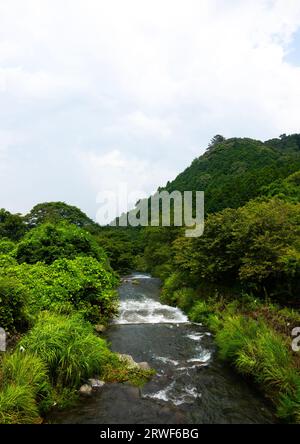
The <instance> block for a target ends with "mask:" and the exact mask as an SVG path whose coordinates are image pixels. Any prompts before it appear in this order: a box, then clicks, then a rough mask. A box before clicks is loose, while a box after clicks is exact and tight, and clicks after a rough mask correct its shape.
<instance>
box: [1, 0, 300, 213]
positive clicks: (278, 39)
mask: <svg viewBox="0 0 300 444" xmlns="http://www.w3.org/2000/svg"><path fill="white" fill-rule="evenodd" d="M299 27H300V3H299V1H298V0H252V1H251V2H250V1H244V0H202V1H201V2H199V0H187V1H185V2H183V1H182V0H163V1H161V0H152V1H151V2H149V1H147V0H127V1H126V2H125V1H123V0H111V1H109V2H107V1H104V0H72V1H71V0H65V1H64V2H61V1H60V0H27V1H26V2H24V1H23V0H10V1H9V2H8V1H7V2H4V1H2V2H0V30H1V32H0V143H1V134H2V140H4V136H3V134H10V136H9V137H12V138H14V140H19V141H20V140H21V141H20V142H18V144H17V145H18V150H13V149H8V150H7V149H5V153H6V154H5V159H6V160H5V162H6V163H7V164H8V165H9V166H10V168H11V171H13V172H14V173H16V174H17V175H18V176H17V177H18V181H17V183H16V180H15V179H14V178H13V176H12V175H11V176H7V175H5V178H4V176H3V175H2V176H0V189H2V190H4V186H5V195H4V194H3V196H0V197H1V198H2V201H3V202H4V203H5V204H6V205H8V206H10V207H11V208H12V209H17V210H26V209H28V208H27V207H28V206H30V205H31V204H32V203H34V202H36V200H37V199H39V200H40V199H43V193H42V192H41V191H40V190H41V187H40V186H39V183H38V180H40V179H41V178H43V177H44V176H47V173H48V170H49V162H50V163H51V164H53V165H56V166H58V163H59V165H60V168H57V169H56V171H55V174H53V175H52V176H51V177H50V176H49V180H48V182H47V185H44V186H45V187H46V186H47V189H45V191H44V194H45V196H47V197H48V196H50V197H52V196H53V197H57V196H59V197H60V198H61V199H62V200H72V201H73V203H76V202H77V204H78V205H80V206H83V207H84V208H86V209H87V210H88V211H89V212H90V214H91V215H93V214H94V210H95V208H94V206H93V204H92V202H94V199H95V198H94V195H93V196H91V193H92V194H93V193H96V192H97V191H98V187H99V182H98V181H97V180H96V179H95V180H90V179H91V178H92V177H97V174H98V173H97V171H98V169H99V168H100V169H101V171H102V174H103V178H104V179H105V182H106V183H109V181H114V182H115V183H118V182H121V181H124V180H125V181H128V182H130V183H131V182H132V184H134V183H135V185H136V184H137V183H138V184H141V186H140V188H142V189H147V190H152V189H153V188H157V186H159V185H162V184H163V183H164V182H165V181H166V180H168V179H169V177H170V176H171V177H172V176H173V175H174V174H175V173H176V172H179V171H181V170H182V169H183V168H184V167H185V166H187V165H188V164H189V163H190V161H191V160H192V156H193V155H198V154H201V152H202V151H203V148H204V147H205V146H206V144H207V142H208V140H209V139H210V138H211V137H212V136H213V135H214V134H216V133H221V134H222V133H223V134H224V135H225V136H227V137H231V136H249V137H255V138H262V139H266V138H269V137H275V136H276V135H279V134H281V133H290V132H299V115H300V82H299V78H300V68H299V67H297V66H296V64H295V65H293V64H290V63H288V62H287V61H286V60H287V59H286V55H287V54H288V53H289V50H290V48H291V47H292V46H293V36H294V34H295V32H296V31H297V30H298V29H299ZM20 138H21V139H20ZM2 145H3V142H2ZM6 145H7V144H6ZM86 147H88V148H86ZM116 147H117V149H116ZM197 147H199V148H197ZM197 150H198V151H197ZM78 152H80V153H81V157H80V159H81V160H80V162H79V161H78V156H77V155H76V153H78ZM2 153H4V149H3V148H2ZM93 156H94V157H93ZM1 159H2V158H1ZM82 159H84V160H82ZM99 162H100V163H101V162H104V165H102V166H101V164H99ZM105 162H106V164H105ZM2 163H3V162H2ZM96 166H97V167H96ZM95 170H97V171H95ZM74 171H76V178H75V177H74V176H71V174H72V173H73V172H74ZM58 175H61V176H59V177H58ZM1 177H2V178H1ZM9 177H11V179H10V178H9ZM132 178H133V179H132ZM10 180H11V186H9V185H10V182H9V181H10ZM26 180H27V181H28V180H31V181H32V190H33V191H32V193H31V194H30V193H28V196H26V198H25V196H24V193H25V192H28V190H27V189H26V188H25V189H24V183H25V182H26ZM13 181H14V182H13ZM76 181H77V182H78V183H80V193H78V192H77V194H76V195H75V191H73V193H74V194H72V189H73V190H74V189H75V188H76V187H74V186H72V187H70V190H69V189H68V188H67V185H65V186H64V185H63V184H64V183H72V184H74V183H75V182H76ZM102 184H103V182H101V186H102ZM58 187H60V188H58ZM61 187H63V189H61ZM76 189H77V188H76ZM37 190H38V191H39V192H38V191H37ZM29 194H30V196H29ZM87 201H88V202H89V204H86V202H87ZM25 202H26V204H25ZM25 205H26V207H25Z"/></svg>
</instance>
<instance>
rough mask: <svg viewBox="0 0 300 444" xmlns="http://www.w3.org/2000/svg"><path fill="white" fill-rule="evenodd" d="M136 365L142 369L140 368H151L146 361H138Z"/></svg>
mask: <svg viewBox="0 0 300 444" xmlns="http://www.w3.org/2000/svg"><path fill="white" fill-rule="evenodd" d="M138 366H139V367H140V368H141V369H142V370H151V367H150V365H149V364H148V362H138Z"/></svg>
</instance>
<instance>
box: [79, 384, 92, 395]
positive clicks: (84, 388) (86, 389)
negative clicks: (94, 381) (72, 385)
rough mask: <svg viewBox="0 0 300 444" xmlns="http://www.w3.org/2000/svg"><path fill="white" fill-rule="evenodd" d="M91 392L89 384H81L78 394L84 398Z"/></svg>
mask: <svg viewBox="0 0 300 444" xmlns="http://www.w3.org/2000/svg"><path fill="white" fill-rule="evenodd" d="M92 391H93V389H92V386H91V385H89V384H83V385H82V386H81V387H80V389H79V393H80V394H81V395H84V396H89V395H91V394H92Z"/></svg>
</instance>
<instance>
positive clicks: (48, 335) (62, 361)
mask: <svg viewBox="0 0 300 444" xmlns="http://www.w3.org/2000/svg"><path fill="white" fill-rule="evenodd" d="M20 344H21V345H22V346H23V347H24V348H25V351H28V352H31V353H33V354H35V355H36V356H38V357H39V358H40V359H41V360H42V361H43V362H44V363H45V364H46V366H47V368H48V371H49V375H50V378H51V382H52V384H53V385H60V386H69V387H75V386H78V385H79V384H80V383H81V382H82V381H84V380H85V379H87V378H90V377H91V376H93V375H95V374H100V373H101V370H102V368H103V366H104V365H105V364H106V363H107V361H108V360H109V359H110V356H111V352H110V350H109V349H108V347H107V344H106V342H105V341H104V340H103V339H101V338H99V337H97V336H95V335H94V333H93V327H92V325H91V324H89V323H88V322H85V321H84V320H83V319H82V317H81V316H80V315H72V316H62V315H58V314H53V313H49V312H44V313H42V314H41V315H40V317H39V319H38V321H37V323H36V324H35V326H34V327H33V329H32V330H31V331H30V332H29V333H28V334H27V335H26V337H25V338H24V339H23V340H22V341H21V343H20Z"/></svg>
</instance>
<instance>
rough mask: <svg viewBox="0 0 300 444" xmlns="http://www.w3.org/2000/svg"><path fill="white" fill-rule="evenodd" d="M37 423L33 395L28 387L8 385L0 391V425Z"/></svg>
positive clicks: (37, 416) (36, 409) (37, 413)
mask: <svg viewBox="0 0 300 444" xmlns="http://www.w3.org/2000/svg"><path fill="white" fill-rule="evenodd" d="M34 422H39V411H38V407H37V403H36V401H35V397H34V393H33V391H32V389H31V388H30V387H29V386H26V385H15V384H9V385H7V386H5V387H4V389H3V390H1V391H0V423H1V424H28V423H34Z"/></svg>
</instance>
